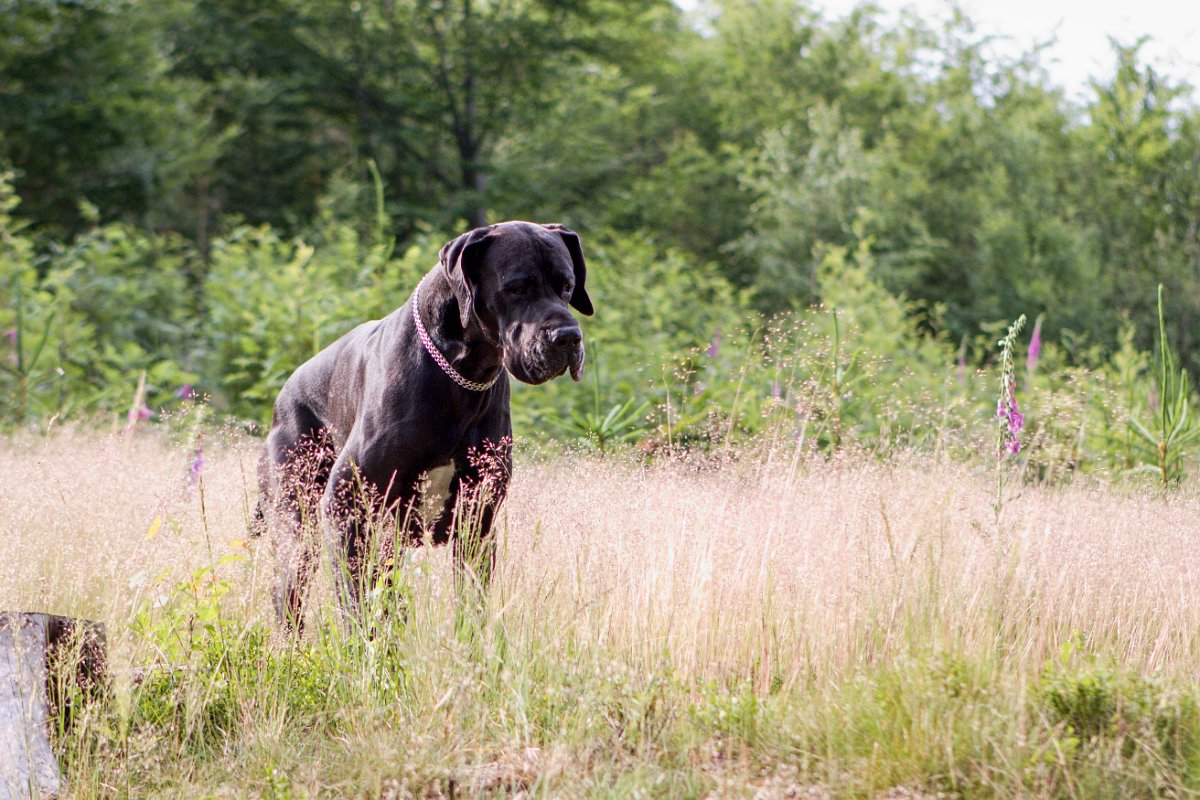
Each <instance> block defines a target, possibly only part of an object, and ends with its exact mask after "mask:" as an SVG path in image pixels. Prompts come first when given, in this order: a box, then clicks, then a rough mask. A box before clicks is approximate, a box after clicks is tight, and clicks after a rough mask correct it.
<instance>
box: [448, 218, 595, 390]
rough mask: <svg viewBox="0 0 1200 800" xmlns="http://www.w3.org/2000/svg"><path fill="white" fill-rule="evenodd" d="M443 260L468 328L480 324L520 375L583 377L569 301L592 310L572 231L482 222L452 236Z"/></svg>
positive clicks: (579, 336) (534, 379)
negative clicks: (566, 374)
mask: <svg viewBox="0 0 1200 800" xmlns="http://www.w3.org/2000/svg"><path fill="white" fill-rule="evenodd" d="M440 262H441V266H442V269H443V270H445V272H446V275H447V277H449V279H450V285H451V287H452V288H453V290H454V295H455V298H456V299H457V300H458V310H459V315H460V316H461V321H462V326H463V329H464V330H467V329H468V328H469V327H470V326H471V325H473V324H477V325H479V327H480V328H482V329H483V331H484V334H485V335H486V336H488V337H489V338H490V339H492V340H493V341H494V342H495V343H496V344H498V345H499V346H500V347H501V348H502V349H503V351H504V366H505V368H507V369H508V371H509V372H510V373H511V374H512V375H513V376H514V377H516V378H517V380H520V381H524V382H525V383H533V384H537V383H545V382H546V381H548V380H550V379H551V378H557V377H558V376H559V375H562V374H563V373H564V372H566V371H567V370H570V372H571V377H572V378H574V379H575V380H579V378H580V376H581V375H582V374H583V332H582V331H581V330H580V329H579V323H577V322H576V321H575V318H574V317H573V316H571V312H570V310H569V309H568V306H569V307H571V308H574V309H575V310H576V311H579V312H580V313H581V314H586V315H588V316H591V315H592V313H593V309H592V301H591V298H589V297H588V294H587V289H586V288H585V287H584V282H585V280H586V278H587V264H586V263H585V262H584V260H583V249H582V248H581V247H580V246H579V237H578V236H576V235H575V233H574V232H573V231H569V230H567V229H566V228H564V227H563V226H562V225H537V224H534V223H531V222H502V223H499V224H497V225H490V226H488V227H486V228H476V229H475V230H473V231H470V232H468V233H464V234H463V235H462V236H459V237H458V238H457V239H454V240H453V241H450V242H447V243H446V245H445V246H444V247H443V248H442V252H441V257H440Z"/></svg>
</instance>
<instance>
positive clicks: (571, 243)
mask: <svg viewBox="0 0 1200 800" xmlns="http://www.w3.org/2000/svg"><path fill="white" fill-rule="evenodd" d="M542 227H543V228H545V229H546V230H550V231H554V232H555V233H557V234H558V235H559V236H561V237H562V240H563V244H565V245H566V246H567V252H568V253H570V254H571V263H572V264H573V265H574V267H575V291H573V292H572V293H571V300H570V303H571V307H572V308H574V309H576V310H577V311H578V312H579V313H580V314H583V315H585V316H588V317H590V316H591V315H592V314H594V313H596V310H595V309H594V308H592V298H590V297H588V293H587V287H586V286H584V283H585V282H586V281H587V262H586V261H584V260H583V248H582V247H580V245H579V236H578V235H577V234H576V233H575V231H573V230H569V229H567V228H566V227H564V226H562V225H559V224H558V223H557V222H553V223H550V224H549V225H543V226H542Z"/></svg>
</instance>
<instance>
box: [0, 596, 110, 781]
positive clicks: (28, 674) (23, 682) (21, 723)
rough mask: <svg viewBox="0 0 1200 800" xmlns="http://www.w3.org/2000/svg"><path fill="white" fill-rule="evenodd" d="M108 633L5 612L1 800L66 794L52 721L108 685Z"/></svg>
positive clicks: (81, 623)
mask: <svg viewBox="0 0 1200 800" xmlns="http://www.w3.org/2000/svg"><path fill="white" fill-rule="evenodd" d="M104 662H105V650H104V626H102V625H100V624H98V623H94V622H87V621H85V620H75V619H71V618H69V617H60V616H56V615H53V614H26V613H8V612H0V800H28V798H43V797H53V796H55V795H57V794H58V793H59V792H60V791H61V790H62V783H63V781H62V775H61V773H60V772H59V769H58V760H57V759H56V758H55V756H54V751H53V750H52V749H51V747H50V720H51V718H52V717H54V716H55V715H56V714H62V715H63V717H62V718H63V719H64V720H65V721H67V722H69V720H70V715H71V713H72V711H73V710H74V709H73V708H72V705H73V703H74V702H75V699H76V698H79V697H86V696H88V695H90V694H92V693H94V692H95V691H96V690H97V689H99V688H100V687H101V686H102V685H103V681H104V671H105V663H104Z"/></svg>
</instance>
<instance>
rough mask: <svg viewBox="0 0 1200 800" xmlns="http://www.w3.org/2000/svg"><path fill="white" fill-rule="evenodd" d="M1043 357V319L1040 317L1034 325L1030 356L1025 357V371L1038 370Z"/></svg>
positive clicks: (1030, 339)
mask: <svg viewBox="0 0 1200 800" xmlns="http://www.w3.org/2000/svg"><path fill="white" fill-rule="evenodd" d="M1041 355H1042V318H1041V317H1038V318H1037V322H1035V323H1034V324H1033V333H1032V334H1031V335H1030V337H1029V355H1028V356H1026V357H1025V369H1026V370H1027V371H1028V372H1033V371H1034V370H1035V369H1037V364H1038V359H1039V358H1040V357H1041Z"/></svg>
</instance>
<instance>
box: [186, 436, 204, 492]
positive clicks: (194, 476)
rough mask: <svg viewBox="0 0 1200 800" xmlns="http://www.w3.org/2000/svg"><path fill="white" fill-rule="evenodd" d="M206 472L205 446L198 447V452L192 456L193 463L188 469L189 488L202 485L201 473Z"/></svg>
mask: <svg viewBox="0 0 1200 800" xmlns="http://www.w3.org/2000/svg"><path fill="white" fill-rule="evenodd" d="M203 470H204V445H202V444H198V445H196V450H195V452H194V454H193V455H192V463H191V465H190V466H189V467H188V486H195V485H196V484H198V483H200V473H201V472H202V471H203Z"/></svg>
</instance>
